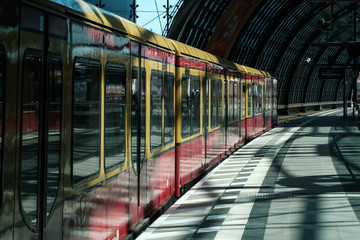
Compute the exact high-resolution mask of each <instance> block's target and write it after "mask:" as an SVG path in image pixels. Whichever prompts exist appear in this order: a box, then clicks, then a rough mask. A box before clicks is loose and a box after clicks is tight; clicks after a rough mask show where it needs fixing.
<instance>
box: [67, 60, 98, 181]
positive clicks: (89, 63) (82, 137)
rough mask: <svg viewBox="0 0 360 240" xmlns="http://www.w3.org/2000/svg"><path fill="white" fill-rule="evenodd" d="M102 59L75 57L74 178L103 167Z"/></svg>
mask: <svg viewBox="0 0 360 240" xmlns="http://www.w3.org/2000/svg"><path fill="white" fill-rule="evenodd" d="M100 77H101V70H100V62H99V61H96V60H92V59H85V58H76V59H75V66H74V86H73V89H74V90H73V91H74V93H73V135H72V139H73V146H72V147H73V149H72V160H73V180H74V182H75V183H77V182H79V181H80V180H82V179H84V178H86V177H88V176H91V175H94V174H96V173H98V172H99V170H100V94H101V91H100V82H101V79H100Z"/></svg>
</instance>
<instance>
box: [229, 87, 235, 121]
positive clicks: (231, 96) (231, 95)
mask: <svg viewBox="0 0 360 240" xmlns="http://www.w3.org/2000/svg"><path fill="white" fill-rule="evenodd" d="M234 96H235V95H234V81H230V82H229V121H234V110H235V109H234V103H235V101H234Z"/></svg>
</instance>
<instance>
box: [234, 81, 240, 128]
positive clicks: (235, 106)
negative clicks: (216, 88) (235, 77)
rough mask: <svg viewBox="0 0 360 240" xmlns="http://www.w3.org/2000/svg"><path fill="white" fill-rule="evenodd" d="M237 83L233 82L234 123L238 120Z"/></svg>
mask: <svg viewBox="0 0 360 240" xmlns="http://www.w3.org/2000/svg"><path fill="white" fill-rule="evenodd" d="M238 86H239V85H238V83H237V82H234V116H233V120H234V121H236V120H238V118H239V87H238Z"/></svg>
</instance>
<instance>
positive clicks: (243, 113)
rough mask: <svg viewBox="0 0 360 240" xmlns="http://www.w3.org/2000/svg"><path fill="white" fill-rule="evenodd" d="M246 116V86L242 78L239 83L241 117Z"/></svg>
mask: <svg viewBox="0 0 360 240" xmlns="http://www.w3.org/2000/svg"><path fill="white" fill-rule="evenodd" d="M245 116H246V87H245V81H244V80H242V83H241V119H244V118H245Z"/></svg>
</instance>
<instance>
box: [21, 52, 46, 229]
mask: <svg viewBox="0 0 360 240" xmlns="http://www.w3.org/2000/svg"><path fill="white" fill-rule="evenodd" d="M41 56H42V53H41V51H40V50H35V49H27V50H26V52H25V54H24V60H23V75H22V89H23V91H22V105H21V112H22V117H21V124H22V129H21V133H22V136H21V152H20V159H21V173H20V174H21V176H20V189H21V191H20V194H21V203H22V207H23V210H24V211H25V213H26V215H27V217H28V219H29V220H30V222H32V223H33V224H34V225H36V224H37V214H36V212H37V196H38V194H37V186H38V164H39V145H40V136H39V113H40V112H39V109H40V80H41V68H42V63H41V62H42V59H41Z"/></svg>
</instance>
